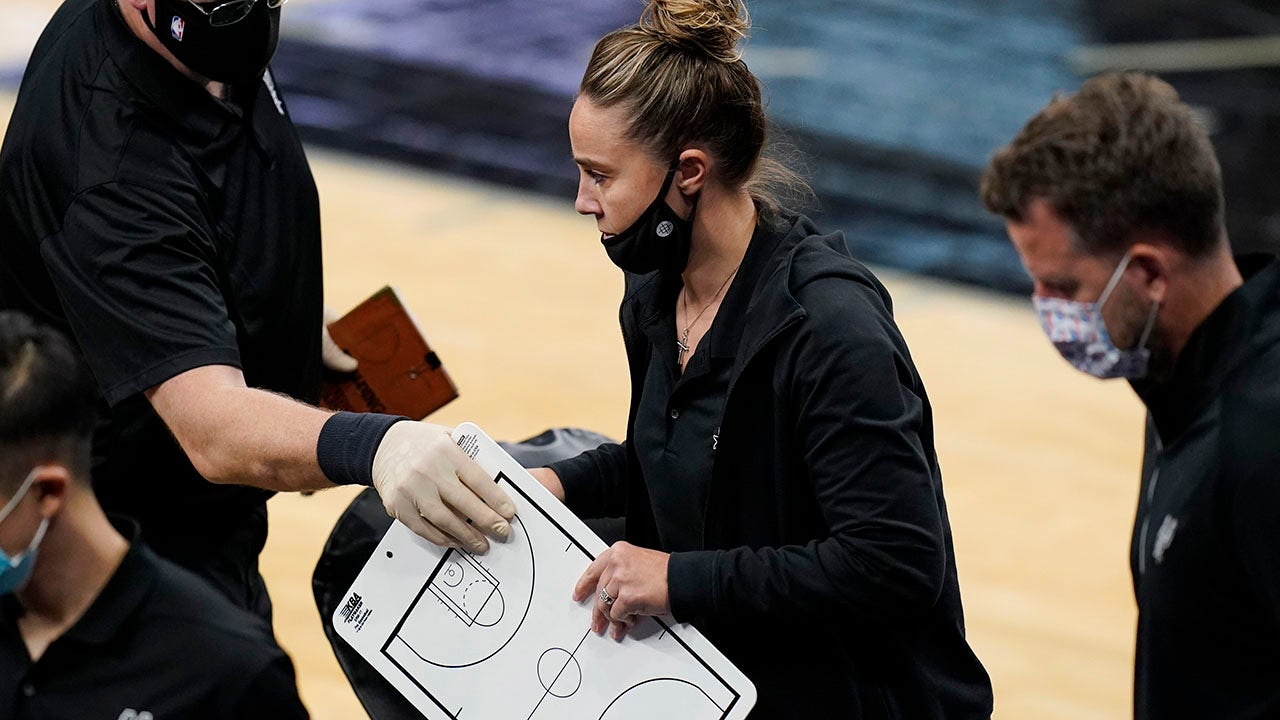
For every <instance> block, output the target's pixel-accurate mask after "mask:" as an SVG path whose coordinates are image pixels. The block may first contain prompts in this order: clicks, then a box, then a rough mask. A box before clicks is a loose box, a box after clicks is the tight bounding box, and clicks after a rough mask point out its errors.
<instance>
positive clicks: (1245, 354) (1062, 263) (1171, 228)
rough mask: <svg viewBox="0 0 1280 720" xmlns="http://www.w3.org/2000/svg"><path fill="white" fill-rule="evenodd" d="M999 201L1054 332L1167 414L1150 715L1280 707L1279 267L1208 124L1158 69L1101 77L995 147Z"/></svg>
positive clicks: (1157, 472) (1263, 712)
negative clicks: (1254, 239)
mask: <svg viewBox="0 0 1280 720" xmlns="http://www.w3.org/2000/svg"><path fill="white" fill-rule="evenodd" d="M983 201H984V202H985V203H986V205H987V207H988V208H989V209H990V210H992V211H993V212H996V213H999V214H1000V215H1002V216H1004V218H1005V219H1006V222H1007V225H1008V230H1009V236H1010V238H1012V240H1013V244H1014V245H1015V246H1016V247H1017V249H1018V253H1019V254H1020V255H1021V256H1022V260H1023V263H1024V264H1025V265H1026V266H1027V270H1028V271H1029V272H1030V273H1031V276H1032V278H1033V279H1034V281H1035V292H1036V295H1035V304H1036V306H1037V310H1038V312H1039V315H1040V320H1041V323H1042V324H1043V326H1044V329H1045V331H1046V332H1047V334H1048V335H1049V338H1050V340H1052V341H1053V343H1054V345H1056V346H1057V347H1058V349H1059V351H1060V352H1061V353H1062V354H1063V356H1064V357H1065V358H1066V359H1067V360H1068V361H1069V362H1070V363H1071V364H1072V365H1073V366H1075V367H1076V368H1077V369H1079V370H1082V371H1084V372H1086V373H1089V374H1091V375H1094V376H1096V377H1100V378H1127V379H1128V380H1129V381H1130V382H1131V383H1132V385H1133V388H1134V390H1136V391H1137V393H1138V396H1139V397H1140V398H1142V402H1143V403H1144V404H1146V406H1147V410H1148V411H1149V415H1148V419H1147V443H1146V459H1145V461H1144V462H1143V469H1142V489H1141V494H1140V496H1139V500H1138V516H1137V521H1136V522H1135V523H1134V531H1133V542H1132V546H1131V550H1130V553H1131V565H1132V570H1133V586H1134V592H1135V594H1136V596H1137V601H1138V645H1137V668H1136V671H1135V673H1134V714H1135V715H1136V717H1137V718H1139V719H1140V720H1147V719H1150V720H1157V719H1159V720H1163V719H1165V718H1204V720H1232V719H1236V718H1239V719H1241V720H1243V719H1244V718H1277V717H1280V264H1278V263H1277V262H1276V261H1275V259H1274V258H1270V257H1261V258H1238V259H1233V258H1232V256H1231V248H1230V245H1229V243H1228V241H1227V232H1226V228H1225V226H1224V223H1223V198H1222V177H1221V171H1220V170H1219V167H1218V160H1217V158H1216V157H1215V155H1214V151H1213V146H1212V144H1211V143H1210V141H1209V137H1208V134H1207V133H1206V132H1205V130H1204V128H1203V127H1202V126H1201V125H1200V123H1199V122H1197V120H1196V119H1195V117H1194V116H1193V114H1192V112H1191V109H1190V108H1189V107H1187V106H1186V105H1185V104H1183V103H1182V102H1181V101H1179V99H1178V94H1177V93H1176V92H1175V91H1174V89H1173V88H1172V87H1170V86H1169V85H1167V84H1166V83H1164V82H1162V81H1160V80H1158V79H1156V78H1154V77H1151V76H1148V75H1140V74H1123V75H1105V76H1101V77H1098V78H1094V79H1092V80H1089V81H1088V82H1086V83H1085V84H1084V86H1083V87H1082V88H1081V89H1080V91H1079V92H1077V93H1076V94H1075V95H1071V96H1067V97H1060V98H1055V99H1054V100H1053V101H1052V102H1050V103H1049V105H1048V106H1047V107H1046V108H1045V109H1043V110H1042V111H1040V113H1039V114H1038V115H1036V117H1034V118H1032V119H1031V121H1030V122H1029V123H1027V126H1026V127H1025V128H1024V129H1023V130H1022V132H1021V133H1020V134H1019V135H1018V136H1017V137H1016V138H1014V140H1013V141H1012V142H1011V143H1010V144H1009V146H1008V147H1006V148H1003V149H1001V150H1000V151H998V152H997V153H996V155H995V157H994V158H993V160H992V161H991V166H990V167H989V168H988V170H987V173H986V176H985V178H984V179H983ZM1087 450H1088V449H1087V448H1082V451H1085V452H1087Z"/></svg>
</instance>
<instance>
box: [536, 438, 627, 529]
mask: <svg viewBox="0 0 1280 720" xmlns="http://www.w3.org/2000/svg"><path fill="white" fill-rule="evenodd" d="M550 470H551V471H553V472H554V474H555V475H556V477H557V480H558V481H559V482H560V484H561V490H562V492H563V494H564V498H563V500H564V503H565V504H566V505H568V506H569V509H570V510H573V512H574V513H575V514H577V515H578V516H579V517H584V518H593V517H616V516H619V515H621V514H622V513H623V512H624V511H625V508H626V488H627V451H626V445H622V444H608V445H601V446H600V447H598V448H595V449H593V450H587V451H586V452H584V453H582V454H581V455H578V456H577V457H573V458H569V459H568V460H562V461H560V462H557V463H552V464H551V466H550Z"/></svg>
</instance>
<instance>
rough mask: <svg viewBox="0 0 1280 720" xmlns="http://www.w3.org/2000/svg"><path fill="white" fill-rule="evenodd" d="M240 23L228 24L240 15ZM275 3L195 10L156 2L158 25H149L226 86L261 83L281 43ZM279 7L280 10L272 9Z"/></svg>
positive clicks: (176, 52)
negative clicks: (256, 81) (258, 80)
mask: <svg viewBox="0 0 1280 720" xmlns="http://www.w3.org/2000/svg"><path fill="white" fill-rule="evenodd" d="M246 3H251V5H249V6H248V11H247V13H246V14H243V15H240V19H238V20H233V21H231V22H229V23H228V22H227V19H228V18H234V17H235V16H236V15H238V14H239V13H242V12H245V11H244V10H243V8H244V7H245V4H246ZM283 4H284V3H283V2H273V1H272V0H231V2H222V3H206V4H205V5H203V6H196V5H193V4H192V3H190V2H187V1H186V0H155V14H156V20H157V22H158V23H159V24H158V25H153V24H152V22H151V16H150V15H148V14H147V13H145V12H144V13H143V14H142V18H143V20H145V21H146V23H147V27H149V28H151V32H153V33H155V36H156V37H157V38H159V39H160V43H161V44H162V45H164V46H165V47H166V48H168V50H169V52H171V53H173V56H174V57H176V58H178V60H179V61H180V62H181V63H182V64H183V65H186V66H187V67H188V68H190V69H191V71H192V72H194V73H197V74H199V75H203V76H204V77H207V78H209V79H210V80H215V81H217V82H222V83H243V82H250V81H253V80H257V79H258V76H260V75H262V71H264V70H266V69H267V64H268V63H270V62H271V56H273V55H275V53H276V45H277V44H278V43H279V42H280V6H281V5H283ZM272 5H274V6H275V7H271V6H272Z"/></svg>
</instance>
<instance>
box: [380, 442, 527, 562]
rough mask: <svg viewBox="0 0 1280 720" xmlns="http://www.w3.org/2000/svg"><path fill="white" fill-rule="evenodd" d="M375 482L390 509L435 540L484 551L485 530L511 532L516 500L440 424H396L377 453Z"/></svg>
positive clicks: (486, 543)
mask: <svg viewBox="0 0 1280 720" xmlns="http://www.w3.org/2000/svg"><path fill="white" fill-rule="evenodd" d="M373 486H374V488H376V489H377V491H378V495H379V496H381V497H382V506H383V507H384V508H386V510H387V514H388V515H390V516H391V517H393V518H395V519H396V520H399V521H400V522H402V523H404V524H405V525H406V526H407V527H408V528H409V529H410V530H412V531H414V532H415V533H417V534H418V535H421V536H422V537H424V538H426V539H427V540H429V541H430V542H433V543H435V544H436V545H440V546H443V547H462V548H466V549H467V550H470V551H471V552H474V553H484V552H487V551H488V550H489V541H488V540H487V539H486V538H485V536H484V535H485V534H488V535H490V536H492V537H495V538H499V539H502V540H505V539H507V538H508V537H510V535H511V524H510V522H509V521H510V520H511V518H513V517H515V514H516V506H515V503H513V502H512V501H511V498H510V497H508V496H507V494H506V492H504V491H503V490H502V488H500V487H498V484H497V483H495V482H494V481H493V478H492V477H490V476H489V474H488V473H486V472H485V471H484V470H483V469H482V468H481V467H480V466H479V465H477V464H476V462H475V461H474V460H472V459H471V458H469V457H467V454H466V453H464V452H462V449H461V448H459V447H458V446H457V445H455V444H454V442H453V438H452V437H451V436H450V431H449V428H446V427H443V426H441V425H433V424H431V423H424V422H411V421H402V422H398V423H396V424H395V425H392V426H391V429H390V430H388V431H387V434H386V436H385V437H383V438H382V443H381V444H380V445H378V451H377V452H376V453H375V454H374V457H373ZM481 531H483V533H484V534H482V532H481Z"/></svg>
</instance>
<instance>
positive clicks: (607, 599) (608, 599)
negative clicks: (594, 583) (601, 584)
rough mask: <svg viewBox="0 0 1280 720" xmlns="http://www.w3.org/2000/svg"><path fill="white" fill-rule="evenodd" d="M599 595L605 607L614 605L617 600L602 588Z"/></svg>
mask: <svg viewBox="0 0 1280 720" xmlns="http://www.w3.org/2000/svg"><path fill="white" fill-rule="evenodd" d="M597 594H598V595H599V596H600V601H601V602H603V603H604V604H605V606H611V605H613V601H614V600H615V599H616V598H614V597H613V596H612V595H610V594H609V591H608V590H605V589H604V588H600V592H599V593H597Z"/></svg>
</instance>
